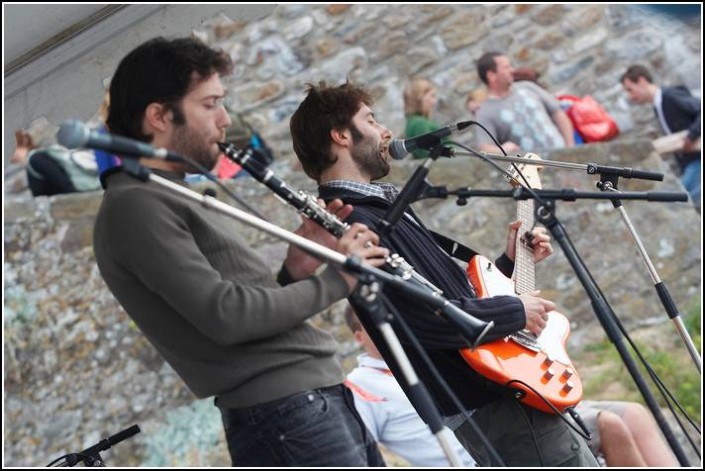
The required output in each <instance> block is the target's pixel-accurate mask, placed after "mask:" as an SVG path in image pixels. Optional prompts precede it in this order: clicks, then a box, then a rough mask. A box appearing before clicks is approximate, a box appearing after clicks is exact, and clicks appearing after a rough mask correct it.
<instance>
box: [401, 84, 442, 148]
mask: <svg viewBox="0 0 705 471" xmlns="http://www.w3.org/2000/svg"><path fill="white" fill-rule="evenodd" d="M436 93H437V90H436V86H435V85H434V84H433V83H431V82H430V81H428V80H426V79H422V78H417V79H414V80H412V81H411V82H409V83H408V84H407V85H406V87H405V88H404V114H405V115H406V129H405V130H404V134H405V136H406V137H407V138H411V137H416V136H420V135H422V134H426V133H429V132H432V131H435V130H436V129H440V127H441V125H440V124H438V123H437V122H435V121H434V120H432V119H431V112H432V111H433V109H434V108H435V107H436V103H437V101H438V99H437V94H436ZM412 155H413V156H414V158H415V159H424V158H426V157H428V151H426V150H423V149H417V150H415V151H413V152H412Z"/></svg>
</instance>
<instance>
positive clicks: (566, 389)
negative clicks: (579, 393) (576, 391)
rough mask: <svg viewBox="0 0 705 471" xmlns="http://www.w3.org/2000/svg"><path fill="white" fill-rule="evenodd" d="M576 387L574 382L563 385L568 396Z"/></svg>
mask: <svg viewBox="0 0 705 471" xmlns="http://www.w3.org/2000/svg"><path fill="white" fill-rule="evenodd" d="M574 387H575V386H574V385H573V382H572V381H567V382H566V383H565V384H564V385H563V392H564V393H566V394H568V393H569V392H571V391H572V390H573V388H574Z"/></svg>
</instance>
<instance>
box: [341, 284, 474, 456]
mask: <svg viewBox="0 0 705 471" xmlns="http://www.w3.org/2000/svg"><path fill="white" fill-rule="evenodd" d="M382 290H383V285H382V283H380V282H379V281H378V280H375V279H374V278H372V277H369V276H367V275H363V276H361V277H360V286H359V287H358V289H357V290H356V292H355V293H354V295H353V297H354V299H355V309H356V312H357V314H358V316H359V317H360V318H366V319H367V320H368V321H370V322H371V323H372V324H374V326H375V328H376V330H377V332H379V334H380V335H381V336H382V338H383V339H384V342H385V343H386V345H387V347H388V350H389V352H390V353H391V355H392V356H393V358H394V361H395V362H396V364H397V366H398V367H399V371H400V372H401V375H400V377H397V378H395V379H396V380H397V381H399V382H401V383H402V384H405V385H406V386H407V391H408V395H409V401H410V402H411V403H412V404H413V406H414V408H415V409H416V411H417V412H418V414H419V416H420V417H421V418H422V420H423V421H424V422H426V424H427V425H428V427H429V429H430V430H431V433H432V434H433V435H434V436H435V437H436V440H438V443H439V445H440V446H441V449H442V450H443V453H444V454H445V455H446V458H447V459H448V462H449V463H450V465H451V466H453V467H462V466H463V463H462V461H461V460H460V458H459V456H458V453H457V452H456V451H455V449H454V448H453V446H452V445H451V442H450V432H449V431H448V430H447V429H446V428H444V427H443V419H442V418H441V414H440V413H439V411H438V408H437V407H436V406H435V404H434V402H433V399H432V398H431V395H430V394H429V392H428V389H427V388H426V386H425V385H424V384H423V383H422V382H421V381H420V380H419V378H418V376H417V375H416V371H415V370H414V368H413V366H411V362H410V361H409V357H408V356H407V355H406V352H405V350H404V347H402V345H401V342H399V338H398V337H397V336H396V334H395V333H394V329H392V327H391V325H390V324H389V322H387V320H386V318H387V317H389V318H390V319H392V318H394V316H393V314H392V312H388V311H387V310H386V308H385V306H389V307H390V309H391V306H390V304H389V303H388V302H387V303H385V302H383V295H382ZM360 311H362V312H360ZM396 317H397V319H398V318H399V316H398V315H397V316H396Z"/></svg>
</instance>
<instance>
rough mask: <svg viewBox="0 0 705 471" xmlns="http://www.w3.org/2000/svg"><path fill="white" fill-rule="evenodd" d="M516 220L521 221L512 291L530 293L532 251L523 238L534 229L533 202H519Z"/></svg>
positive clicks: (532, 276)
mask: <svg viewBox="0 0 705 471" xmlns="http://www.w3.org/2000/svg"><path fill="white" fill-rule="evenodd" d="M517 219H519V220H520V221H521V226H520V227H519V234H518V235H517V242H516V257H515V258H516V259H515V260H514V289H515V291H516V293H517V294H524V293H530V292H531V291H534V289H535V286H536V279H535V273H536V272H535V270H534V251H533V249H532V248H531V245H530V244H529V243H528V241H527V240H526V237H524V234H525V233H526V231H529V230H531V228H532V227H534V200H533V199H530V200H524V201H519V203H518V205H517Z"/></svg>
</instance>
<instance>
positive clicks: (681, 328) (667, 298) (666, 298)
mask: <svg viewBox="0 0 705 471" xmlns="http://www.w3.org/2000/svg"><path fill="white" fill-rule="evenodd" d="M597 187H598V188H599V189H600V190H602V191H614V192H616V193H619V190H618V189H617V187H616V185H613V184H612V182H611V181H601V182H599V183H598V184H597ZM612 205H613V206H614V207H615V209H616V210H617V211H618V212H619V215H620V216H621V217H622V221H624V224H625V225H626V226H627V229H629V233H630V234H631V235H632V238H633V239H634V242H635V243H636V246H637V248H638V249H639V254H640V255H641V258H642V259H643V260H644V263H645V264H646V268H647V270H649V275H650V276H651V279H652V280H653V282H654V289H656V293H657V294H658V297H659V299H660V300H661V304H663V307H664V308H665V309H666V314H667V315H668V317H669V318H670V319H671V320H672V321H673V326H674V327H675V329H676V332H678V335H680V337H681V340H682V341H683V344H685V347H686V349H687V350H688V353H689V354H690V357H691V358H692V359H693V363H694V364H695V367H696V368H697V369H698V373H700V374H701V375H702V372H703V361H702V359H701V358H700V355H699V354H698V350H697V348H695V344H694V343H693V339H692V338H691V337H690V335H689V334H688V331H687V330H686V328H685V325H684V324H683V319H682V318H681V315H680V312H679V311H678V307H677V306H676V303H675V302H674V301H673V298H671V294H670V292H669V291H668V288H667V287H666V285H665V283H664V282H663V281H662V280H661V278H660V277H659V274H658V272H657V271H656V268H655V267H654V264H653V263H652V262H651V258H650V257H649V254H648V253H646V248H644V244H642V243H641V239H640V238H639V235H638V234H637V232H636V229H635V228H634V226H633V225H632V222H631V220H630V218H629V215H628V214H627V211H626V210H625V209H624V206H623V205H622V201H621V200H612Z"/></svg>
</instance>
